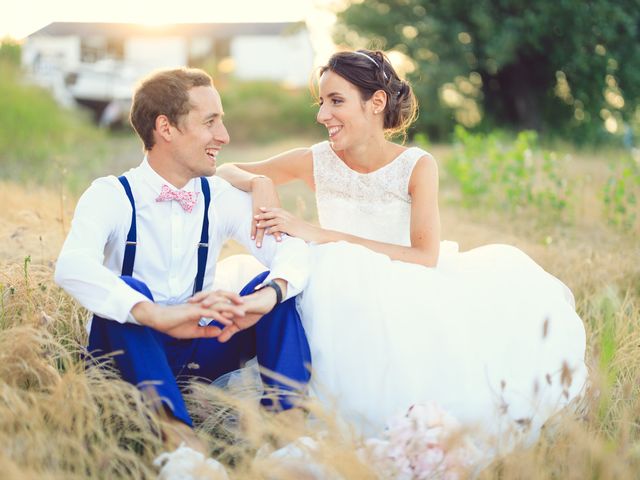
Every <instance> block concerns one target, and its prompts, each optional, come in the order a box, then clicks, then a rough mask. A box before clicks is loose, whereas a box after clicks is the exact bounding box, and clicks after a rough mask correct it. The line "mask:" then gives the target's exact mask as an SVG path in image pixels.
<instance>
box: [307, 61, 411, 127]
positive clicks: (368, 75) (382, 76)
mask: <svg viewBox="0 0 640 480" xmlns="http://www.w3.org/2000/svg"><path fill="white" fill-rule="evenodd" d="M326 71H331V72H334V73H336V74H338V75H340V76H341V77H342V78H344V79H345V80H347V81H348V82H350V83H352V84H353V85H355V86H356V87H357V88H358V90H359V91H360V96H361V97H362V100H363V101H367V100H369V99H370V98H371V97H372V96H373V94H374V93H375V92H376V91H378V90H382V91H384V92H385V93H386V94H387V105H386V106H385V109H384V129H385V130H386V131H387V133H388V134H389V135H396V134H400V135H403V136H405V137H406V131H407V128H409V126H410V125H411V124H412V123H413V122H414V121H415V120H416V118H417V117H418V101H417V100H416V97H415V95H414V94H413V90H412V89H411V85H409V84H408V83H407V82H406V81H404V80H402V79H401V78H400V77H399V76H398V74H397V73H396V71H395V70H394V69H393V67H392V66H391V63H390V62H389V59H388V58H387V56H386V55H385V54H384V53H383V52H381V51H380V50H376V51H372V50H357V51H353V52H338V53H334V54H333V55H332V56H331V58H330V59H329V62H328V63H327V64H326V65H325V66H323V67H320V70H319V76H321V75H322V74H323V73H325V72H326Z"/></svg>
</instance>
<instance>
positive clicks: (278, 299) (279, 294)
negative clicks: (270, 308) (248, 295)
mask: <svg viewBox="0 0 640 480" xmlns="http://www.w3.org/2000/svg"><path fill="white" fill-rule="evenodd" d="M267 287H271V288H273V289H274V290H275V292H276V305H278V304H279V303H282V289H281V288H280V285H278V284H277V283H276V281H275V280H271V281H270V282H268V283H264V284H262V285H261V286H260V288H257V289H256V292H257V291H259V290H262V289H263V288H267Z"/></svg>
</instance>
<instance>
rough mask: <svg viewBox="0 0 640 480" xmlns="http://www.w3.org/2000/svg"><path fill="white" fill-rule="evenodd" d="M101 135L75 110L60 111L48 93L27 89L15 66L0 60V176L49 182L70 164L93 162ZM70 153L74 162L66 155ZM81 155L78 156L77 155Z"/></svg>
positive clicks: (70, 168) (102, 137)
mask: <svg viewBox="0 0 640 480" xmlns="http://www.w3.org/2000/svg"><path fill="white" fill-rule="evenodd" d="M104 138H105V135H104V133H103V132H101V131H100V130H98V129H97V128H95V127H94V126H93V124H92V122H90V121H89V118H88V117H86V116H84V115H83V114H82V113H81V112H79V111H70V110H67V109H64V108H62V107H60V106H59V105H58V104H57V103H56V102H55V100H54V99H53V98H52V96H51V94H50V93H49V92H48V91H46V90H44V89H42V88H40V87H37V86H34V85H28V84H27V83H26V82H25V81H24V79H23V77H22V75H21V73H20V71H19V70H18V68H17V67H16V66H15V65H12V64H11V63H9V62H7V61H0V175H1V176H2V178H5V179H13V180H18V181H23V180H27V179H29V180H34V181H37V182H44V181H49V180H51V179H52V178H58V177H59V176H60V174H61V173H63V172H64V171H65V170H68V171H71V170H72V169H73V165H74V163H75V162H77V163H82V164H83V165H87V164H92V163H94V162H95V161H96V158H95V148H96V146H97V145H98V144H100V143H101V142H103V141H104ZM72 150H73V151H74V154H75V156H76V157H79V156H80V155H82V158H74V159H72V158H71V157H70V156H69V154H70V152H71V151H72ZM80 152H82V153H80Z"/></svg>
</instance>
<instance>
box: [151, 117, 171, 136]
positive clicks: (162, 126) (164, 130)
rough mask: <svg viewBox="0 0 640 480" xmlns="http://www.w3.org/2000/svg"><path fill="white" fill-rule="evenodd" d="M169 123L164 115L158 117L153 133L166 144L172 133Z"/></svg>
mask: <svg viewBox="0 0 640 480" xmlns="http://www.w3.org/2000/svg"><path fill="white" fill-rule="evenodd" d="M171 127H172V125H171V122H170V121H169V118H168V117H167V116H166V115H158V116H157V117H156V126H155V131H156V132H157V133H158V135H160V136H161V137H162V138H163V139H164V140H165V141H166V142H170V141H171V137H172V135H173V131H172V130H171Z"/></svg>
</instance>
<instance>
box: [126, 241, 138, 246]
mask: <svg viewBox="0 0 640 480" xmlns="http://www.w3.org/2000/svg"><path fill="white" fill-rule="evenodd" d="M126 244H127V245H138V242H129V241H127V242H126Z"/></svg>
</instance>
